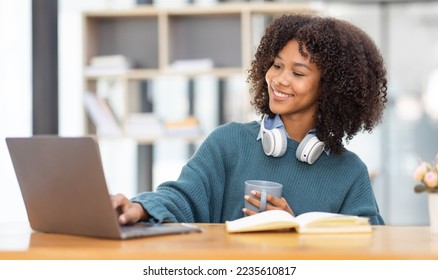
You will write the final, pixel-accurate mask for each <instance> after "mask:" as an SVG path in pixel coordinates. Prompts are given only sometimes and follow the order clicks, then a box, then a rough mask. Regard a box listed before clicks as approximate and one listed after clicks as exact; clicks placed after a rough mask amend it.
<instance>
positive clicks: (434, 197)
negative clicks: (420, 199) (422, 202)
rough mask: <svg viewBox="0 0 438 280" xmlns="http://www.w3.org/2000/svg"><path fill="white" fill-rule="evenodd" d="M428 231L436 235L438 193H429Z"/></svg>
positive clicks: (437, 231)
mask: <svg viewBox="0 0 438 280" xmlns="http://www.w3.org/2000/svg"><path fill="white" fill-rule="evenodd" d="M428 196H429V222H430V231H431V232H432V233H437V234H438V193H429V194H428Z"/></svg>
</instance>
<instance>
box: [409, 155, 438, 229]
mask: <svg viewBox="0 0 438 280" xmlns="http://www.w3.org/2000/svg"><path fill="white" fill-rule="evenodd" d="M414 179H415V180H416V181H418V182H419V184H417V185H416V186H415V187H414V191H415V192H416V193H422V192H426V193H428V199H429V221H430V228H431V231H432V232H435V233H438V154H437V155H436V157H435V160H434V161H433V162H425V161H421V162H420V164H419V165H418V166H417V168H416V169H415V171H414Z"/></svg>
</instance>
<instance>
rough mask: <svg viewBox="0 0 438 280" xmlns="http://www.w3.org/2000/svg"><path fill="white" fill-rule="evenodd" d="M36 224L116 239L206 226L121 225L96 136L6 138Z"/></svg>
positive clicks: (41, 227)
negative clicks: (114, 206)
mask: <svg viewBox="0 0 438 280" xmlns="http://www.w3.org/2000/svg"><path fill="white" fill-rule="evenodd" d="M6 142H7V146H8V149H9V153H10V156H11V159H12V163H13V166H14V169H15V173H16V175H17V179H18V183H19V185H20V189H21V194H22V196H23V200H24V204H25V206H26V211H27V215H28V218H29V222H30V226H31V227H32V229H34V230H36V231H41V232H49V233H63V234H72V235H86V236H95V237H104V238H114V239H126V238H130V237H141V236H153V235H163V234H177V233H188V232H193V231H200V228H198V227H196V226H193V225H189V224H147V223H138V224H136V225H133V226H120V225H119V223H118V222H117V213H116V211H115V210H114V209H113V207H112V204H111V199H110V195H109V192H108V188H107V184H106V181H105V175H104V171H103V167H102V162H101V158H100V152H99V146H98V143H97V141H96V140H95V139H94V138H93V137H71V138H69V137H59V136H34V137H25V138H6Z"/></svg>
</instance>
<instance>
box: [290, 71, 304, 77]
mask: <svg viewBox="0 0 438 280" xmlns="http://www.w3.org/2000/svg"><path fill="white" fill-rule="evenodd" d="M293 73H294V75H295V76H297V77H302V76H304V75H303V74H301V73H297V72H293Z"/></svg>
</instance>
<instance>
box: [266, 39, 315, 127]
mask: <svg viewBox="0 0 438 280" xmlns="http://www.w3.org/2000/svg"><path fill="white" fill-rule="evenodd" d="M320 78H321V71H320V70H319V69H318V68H317V66H316V64H315V63H310V58H309V56H307V57H303V56H302V55H301V54H300V52H299V48H298V42H297V41H296V40H291V41H289V42H288V43H287V44H286V45H285V46H284V48H283V49H282V50H280V52H279V53H278V54H277V56H276V57H275V59H274V63H273V64H272V66H271V67H270V68H269V69H268V71H267V72H266V82H267V84H268V92H269V108H270V109H271V111H272V112H273V113H274V114H277V115H281V117H282V119H283V120H284V119H295V120H303V118H304V119H307V120H309V119H308V118H312V119H313V118H314V115H315V111H316V107H317V100H318V97H319V91H318V88H319V81H320Z"/></svg>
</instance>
